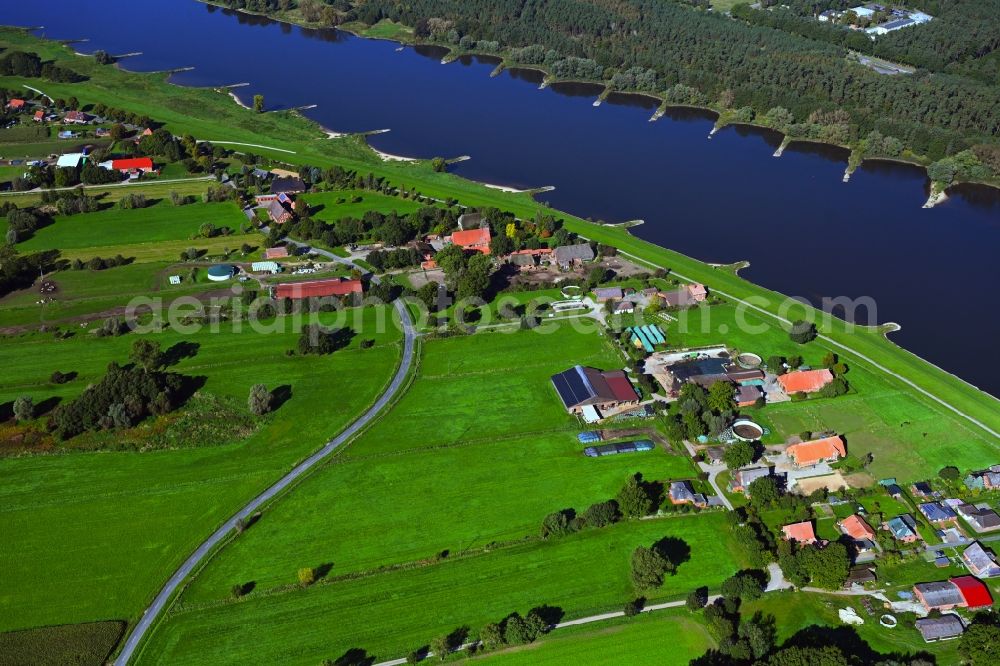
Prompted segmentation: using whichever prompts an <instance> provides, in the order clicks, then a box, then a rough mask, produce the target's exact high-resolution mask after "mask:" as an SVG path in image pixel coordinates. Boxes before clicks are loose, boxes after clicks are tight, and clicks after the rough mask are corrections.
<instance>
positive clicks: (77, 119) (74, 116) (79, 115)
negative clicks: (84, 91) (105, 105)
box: [63, 111, 94, 125]
mask: <svg viewBox="0 0 1000 666" xmlns="http://www.w3.org/2000/svg"><path fill="white" fill-rule="evenodd" d="M93 119H94V117H93V116H91V115H89V114H86V113H84V112H83V111H67V112H66V115H65V116H63V122H67V123H71V124H74V125H86V124H87V123H89V122H90V121H91V120H93Z"/></svg>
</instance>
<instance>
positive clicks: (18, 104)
mask: <svg viewBox="0 0 1000 666" xmlns="http://www.w3.org/2000/svg"><path fill="white" fill-rule="evenodd" d="M25 104H27V102H25V101H24V100H23V99H17V98H16V97H15V98H14V99H12V100H10V101H9V102H7V108H8V109H10V110H11V111H23V110H24V106H25Z"/></svg>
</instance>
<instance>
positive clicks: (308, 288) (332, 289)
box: [277, 278, 362, 299]
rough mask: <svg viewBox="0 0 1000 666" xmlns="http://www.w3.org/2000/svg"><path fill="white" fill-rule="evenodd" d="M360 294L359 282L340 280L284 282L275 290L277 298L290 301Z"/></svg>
mask: <svg viewBox="0 0 1000 666" xmlns="http://www.w3.org/2000/svg"><path fill="white" fill-rule="evenodd" d="M361 292H362V287H361V280H343V279H341V278H330V279H329V280H309V281H308V282H286V283H284V284H279V285H278V288H277V296H278V298H291V299H299V298H313V297H323V296H346V295H347V294H360V293H361Z"/></svg>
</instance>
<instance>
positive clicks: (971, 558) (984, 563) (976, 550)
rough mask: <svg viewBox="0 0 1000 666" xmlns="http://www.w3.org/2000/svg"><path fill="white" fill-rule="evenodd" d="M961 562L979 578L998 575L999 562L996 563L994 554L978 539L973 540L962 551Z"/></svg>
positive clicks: (999, 571)
mask: <svg viewBox="0 0 1000 666" xmlns="http://www.w3.org/2000/svg"><path fill="white" fill-rule="evenodd" d="M962 563H963V564H965V568H966V569H968V570H969V573H971V574H972V575H973V576H977V577H979V578H994V577H996V576H1000V564H998V563H997V558H996V555H994V554H993V551H990V550H987V549H986V548H984V547H983V544H981V543H979V542H978V541H973V542H972V545H971V546H969V547H968V548H966V549H965V552H964V553H962Z"/></svg>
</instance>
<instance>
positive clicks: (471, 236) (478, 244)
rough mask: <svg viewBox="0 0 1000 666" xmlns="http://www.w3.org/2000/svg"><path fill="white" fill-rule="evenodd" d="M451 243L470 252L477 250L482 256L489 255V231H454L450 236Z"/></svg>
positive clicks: (483, 229) (484, 229) (487, 228)
mask: <svg viewBox="0 0 1000 666" xmlns="http://www.w3.org/2000/svg"><path fill="white" fill-rule="evenodd" d="M451 242H452V243H454V244H455V245H458V246H460V247H464V248H467V249H471V250H479V251H480V252H483V253H484V254H489V253H490V229H489V227H483V228H482V229H468V230H466V231H456V232H454V233H453V234H452V235H451Z"/></svg>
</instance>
